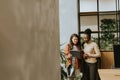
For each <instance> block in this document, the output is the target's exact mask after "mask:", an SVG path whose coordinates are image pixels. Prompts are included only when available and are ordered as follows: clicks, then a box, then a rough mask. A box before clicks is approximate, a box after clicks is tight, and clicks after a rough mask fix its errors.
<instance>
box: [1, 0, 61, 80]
mask: <svg viewBox="0 0 120 80" xmlns="http://www.w3.org/2000/svg"><path fill="white" fill-rule="evenodd" d="M58 6H59V5H58V0H47V1H46V0H0V80H60V67H59V63H60V61H59V19H58V18H59V17H58V15H59V14H58V11H59V10H58Z"/></svg>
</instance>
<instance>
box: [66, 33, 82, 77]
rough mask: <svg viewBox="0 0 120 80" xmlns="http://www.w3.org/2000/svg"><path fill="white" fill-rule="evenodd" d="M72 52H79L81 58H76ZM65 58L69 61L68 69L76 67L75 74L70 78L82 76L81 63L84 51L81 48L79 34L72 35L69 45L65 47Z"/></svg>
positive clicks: (67, 63)
mask: <svg viewBox="0 0 120 80" xmlns="http://www.w3.org/2000/svg"><path fill="white" fill-rule="evenodd" d="M71 51H77V52H79V53H80V58H77V57H74V56H73V55H72V53H71ZM64 53H65V58H66V60H67V62H66V67H67V68H68V67H74V72H73V74H69V75H71V76H70V77H75V76H76V75H79V74H80V70H81V63H82V50H81V46H80V38H79V36H78V35H77V34H72V35H71V37H70V42H69V44H67V45H66V47H65V51H64Z"/></svg>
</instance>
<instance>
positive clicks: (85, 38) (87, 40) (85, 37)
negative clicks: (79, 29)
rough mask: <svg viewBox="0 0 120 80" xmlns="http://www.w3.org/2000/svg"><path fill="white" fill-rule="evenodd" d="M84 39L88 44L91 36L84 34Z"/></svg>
mask: <svg viewBox="0 0 120 80" xmlns="http://www.w3.org/2000/svg"><path fill="white" fill-rule="evenodd" d="M83 39H84V41H85V42H86V43H88V42H89V40H90V38H89V36H88V35H87V34H84V37H83Z"/></svg>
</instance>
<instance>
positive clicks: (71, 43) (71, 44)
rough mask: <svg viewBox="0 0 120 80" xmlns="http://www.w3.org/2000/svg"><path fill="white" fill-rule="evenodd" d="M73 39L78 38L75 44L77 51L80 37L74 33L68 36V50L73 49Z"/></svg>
mask: <svg viewBox="0 0 120 80" xmlns="http://www.w3.org/2000/svg"><path fill="white" fill-rule="evenodd" d="M73 37H77V38H78V43H77V44H76V46H77V48H78V49H80V37H79V36H78V35H77V34H76V33H73V34H72V35H71V36H70V41H69V45H70V49H73V45H74V43H73V42H72V38H73Z"/></svg>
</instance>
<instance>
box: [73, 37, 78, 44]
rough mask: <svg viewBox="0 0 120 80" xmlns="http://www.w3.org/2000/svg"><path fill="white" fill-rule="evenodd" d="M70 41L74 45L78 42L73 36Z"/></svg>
mask: <svg viewBox="0 0 120 80" xmlns="http://www.w3.org/2000/svg"><path fill="white" fill-rule="evenodd" d="M72 42H73V44H75V45H76V44H77V43H78V38H77V37H75V36H74V37H73V38H72Z"/></svg>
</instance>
